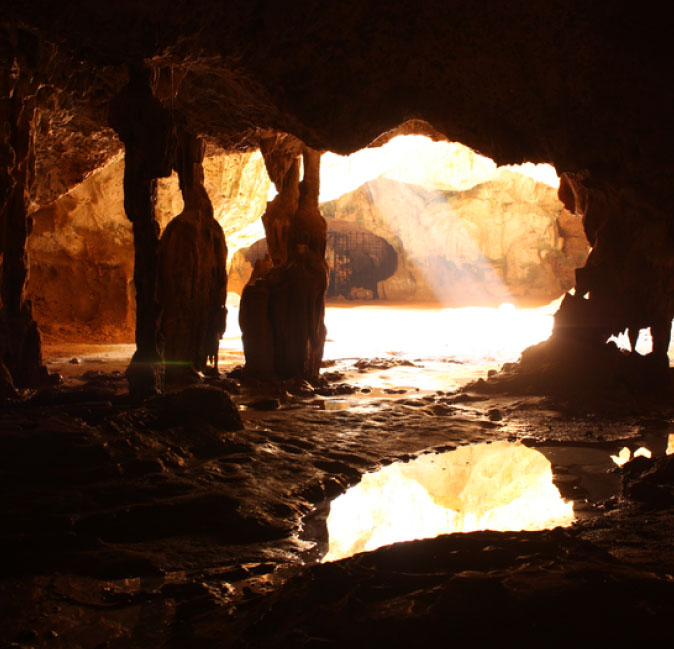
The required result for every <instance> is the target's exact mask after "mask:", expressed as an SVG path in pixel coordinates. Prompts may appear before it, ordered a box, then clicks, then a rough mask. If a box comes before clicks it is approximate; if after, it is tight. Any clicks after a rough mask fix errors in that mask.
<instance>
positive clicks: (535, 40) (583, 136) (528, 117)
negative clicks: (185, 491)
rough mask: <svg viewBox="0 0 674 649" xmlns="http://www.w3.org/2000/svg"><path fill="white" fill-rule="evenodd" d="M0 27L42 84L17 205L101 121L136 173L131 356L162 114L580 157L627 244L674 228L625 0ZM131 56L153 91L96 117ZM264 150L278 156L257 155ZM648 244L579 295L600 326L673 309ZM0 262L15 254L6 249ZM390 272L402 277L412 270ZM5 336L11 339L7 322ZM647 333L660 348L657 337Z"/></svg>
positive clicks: (22, 22) (316, 143)
mask: <svg viewBox="0 0 674 649" xmlns="http://www.w3.org/2000/svg"><path fill="white" fill-rule="evenodd" d="M260 15H263V16H264V18H263V19H260V18H259V16H260ZM503 25H509V26H510V27H509V29H507V30H504V29H503ZM459 26H460V27H459ZM2 29H3V35H4V36H3V40H4V41H5V43H7V44H9V43H11V44H12V46H11V47H9V48H7V47H5V48H4V50H5V51H4V52H3V69H4V70H5V74H6V78H7V79H9V78H10V77H12V74H13V72H12V70H15V69H16V65H18V66H19V69H20V70H21V73H22V74H23V75H24V77H25V78H26V79H30V80H31V82H30V83H31V84H33V85H32V86H31V88H32V90H31V91H30V92H29V93H28V94H26V93H25V92H24V93H23V94H24V96H29V95H30V93H31V92H34V93H37V94H38V95H39V97H38V99H39V102H40V114H39V122H38V121H37V120H36V121H33V120H32V119H31V120H29V121H30V122H31V127H30V133H31V135H30V138H36V136H37V138H36V142H37V144H36V150H37V151H38V152H39V158H40V159H39V160H38V168H40V169H41V170H42V173H41V174H40V175H41V176H42V179H38V183H37V185H36V186H35V187H34V188H33V190H32V191H30V190H29V194H30V195H31V198H33V199H35V200H37V201H38V202H40V201H43V200H46V201H52V200H53V199H54V198H56V197H57V196H58V195H60V194H63V193H64V192H65V191H67V190H69V189H71V188H72V186H73V184H75V183H77V182H81V181H82V179H83V178H86V177H87V176H88V175H89V174H91V173H92V172H93V171H94V170H95V169H96V168H97V167H98V166H100V165H101V164H103V163H104V162H105V161H107V160H110V159H112V158H113V157H114V156H115V155H116V154H117V153H118V152H119V149H120V144H119V141H117V140H116V139H115V137H114V135H113V133H112V131H111V129H110V125H111V124H112V125H113V126H114V127H115V128H116V129H117V130H118V131H119V133H120V137H121V139H122V140H124V141H125V146H126V148H127V156H128V162H129V164H130V165H131V166H135V167H136V168H135V170H134V172H133V173H132V172H127V176H128V178H127V181H126V184H127V189H128V191H127V195H128V196H131V195H133V196H134V198H133V199H129V200H130V201H131V202H132V203H133V204H134V205H135V207H132V206H129V208H130V211H129V215H130V216H131V218H132V220H133V223H134V228H135V230H136V231H135V235H134V236H135V238H136V240H137V241H138V242H141V241H145V242H146V245H145V244H140V246H139V248H143V249H144V250H146V252H144V253H142V254H139V255H138V256H137V259H136V262H137V263H136V269H137V271H138V273H137V277H136V282H135V283H136V291H137V298H138V300H139V305H141V306H140V309H139V312H138V326H137V334H138V340H139V357H138V360H142V361H148V362H150V363H152V362H156V360H157V356H156V353H155V349H154V348H155V347H156V342H153V340H152V339H153V332H154V331H155V329H156V316H157V309H156V305H155V304H154V298H153V297H152V294H153V291H152V290H151V289H152V286H151V280H150V279H148V278H150V277H152V272H151V268H152V266H153V264H154V263H155V262H154V261H153V260H154V256H155V255H154V253H153V252H152V250H155V249H156V246H157V243H156V242H157V236H158V233H157V226H156V223H155V219H154V217H152V215H151V212H152V210H153V204H154V200H153V193H154V189H153V188H154V185H155V184H156V178H158V177H161V176H162V175H163V172H164V171H166V172H168V171H170V169H169V168H167V167H166V164H165V163H166V162H167V159H168V157H170V156H169V155H167V154H168V151H164V150H162V149H165V144H167V143H168V141H169V140H170V138H169V140H166V141H164V140H165V138H164V137H163V135H162V133H164V132H166V129H164V127H163V126H162V123H164V121H165V116H162V115H160V113H161V111H160V110H159V108H162V109H163V110H165V111H167V114H169V115H170V116H175V117H176V119H178V121H179V122H180V123H181V125H182V127H183V128H184V129H185V131H186V132H188V133H192V134H194V135H195V136H201V137H204V138H205V139H206V140H207V141H208V142H209V143H210V144H211V145H216V146H219V147H220V148H221V149H223V150H227V151H233V150H238V151H244V150H252V149H257V148H263V149H264V147H265V146H266V145H265V143H268V142H274V143H275V144H274V147H275V148H276V150H277V151H282V150H285V152H286V153H287V152H288V151H290V150H293V149H294V150H295V154H296V153H297V151H298V147H301V145H302V144H304V145H306V146H308V147H311V148H313V149H315V150H320V151H325V150H331V151H335V152H338V153H348V152H353V151H355V150H357V149H359V148H361V147H364V146H366V145H368V144H370V143H371V142H373V141H375V140H377V139H379V140H383V139H386V138H390V137H392V136H393V135H394V134H395V132H396V130H397V129H402V130H401V132H407V133H409V132H426V133H429V134H431V135H432V136H433V137H436V138H447V139H448V140H450V141H459V142H463V143H464V144H466V145H467V146H469V147H471V148H472V149H474V150H476V151H479V152H480V153H483V154H485V155H488V156H489V157H491V158H492V159H494V160H495V161H496V163H498V164H500V165H503V164H511V163H520V162H522V161H524V160H529V161H533V162H540V161H545V162H550V163H552V164H554V165H555V167H556V168H557V170H558V172H559V173H561V172H570V173H577V172H579V171H580V170H585V169H587V170H588V171H589V176H587V178H589V179H590V182H589V183H587V182H586V183H585V187H586V189H587V191H588V194H589V197H590V198H589V200H590V202H592V201H593V200H597V201H602V200H604V199H603V198H602V195H605V196H610V197H612V198H610V201H609V202H612V201H613V200H615V201H619V202H620V201H623V200H627V201H629V202H631V203H632V204H633V205H635V206H637V205H638V206H640V207H639V208H638V209H637V212H638V213H639V216H635V217H634V218H633V219H632V218H630V219H626V220H625V222H626V223H637V224H638V225H636V226H629V227H635V228H636V230H638V231H637V232H635V233H634V238H635V239H637V240H638V239H640V237H641V236H642V235H641V234H640V230H641V228H642V225H643V224H644V223H645V222H646V221H647V220H648V219H650V217H651V216H652V219H650V220H651V222H652V223H653V224H658V223H662V225H655V226H653V228H652V234H644V235H643V236H644V237H645V240H650V239H651V238H653V237H654V238H656V239H658V238H659V235H658V233H660V234H661V233H662V232H664V231H668V229H669V223H670V221H671V217H670V216H669V211H668V210H669V206H670V205H671V204H672V201H673V195H672V188H671V183H670V181H669V178H670V176H671V161H670V156H669V151H671V149H672V146H671V132H670V130H671V129H668V127H667V125H668V123H669V119H670V115H671V106H672V104H674V101H673V99H672V92H673V91H672V89H671V88H669V87H663V84H662V83H661V79H663V78H666V75H667V73H668V71H669V67H670V65H669V61H670V59H671V56H670V52H669V49H668V45H667V43H668V40H667V34H666V31H665V29H666V28H665V26H664V24H663V22H662V21H660V20H658V19H657V17H654V16H652V15H650V14H649V15H646V14H645V13H644V12H643V11H642V10H641V8H640V7H634V8H630V9H629V10H627V9H624V8H616V7H613V6H612V5H611V6H610V5H605V3H593V4H592V5H591V6H587V5H586V4H584V3H577V2H561V1H553V2H543V1H542V0H541V1H540V2H534V3H528V4H527V5H526V6H523V7H519V6H514V5H511V4H505V5H504V4H502V3H497V2H493V3H492V2H490V3H488V6H487V7H486V8H485V10H484V11H482V12H475V11H474V8H473V7H471V6H469V5H467V4H465V3H460V2H450V3H446V2H440V1H437V2H436V1H433V2H429V3H424V5H423V6H409V5H406V4H404V3H400V4H397V3H396V5H395V6H392V7H390V8H389V10H388V11H387V12H386V13H385V14H382V12H380V11H379V9H378V8H377V7H374V6H372V7H370V6H366V5H363V4H362V3H356V2H343V3H339V5H338V6H331V7H330V8H320V9H316V10H312V11H310V12H307V11H306V8H305V7H303V6H302V3H300V4H299V5H297V6H292V7H287V6H283V7H280V6H279V7H273V8H265V10H264V11H258V8H256V7H253V6H252V5H250V4H249V3H243V2H233V3H227V4H226V5H219V4H217V3H207V4H206V5H205V6H204V8H203V10H201V11H200V12H198V13H195V12H193V11H192V9H191V8H189V7H188V6H187V5H185V4H184V3H183V4H179V5H178V6H176V7H174V6H171V8H170V10H168V5H167V4H166V3H164V2H162V1H161V0H150V2H148V3H145V4H144V5H143V7H142V9H141V8H139V7H135V6H131V5H129V6H128V7H125V9H124V10H119V8H118V7H114V6H112V5H111V6H106V7H97V8H94V7H93V6H92V5H90V4H88V3H84V2H75V3H70V4H69V5H68V7H65V8H64V7H59V8H55V7H54V6H52V3H50V2H48V1H44V2H42V1H38V2H32V3H21V4H19V5H16V6H12V7H11V8H8V10H7V11H6V12H5V14H4V16H3V27H2ZM364 44H365V45H364ZM403 45H404V46H403ZM12 47H13V48H14V50H13V51H10V50H12ZM299 61H301V62H302V66H301V67H302V72H301V73H299V72H298V69H299V67H298V66H299V64H298V62H299ZM17 62H18V63H17ZM129 66H131V68H132V69H135V68H138V67H142V66H146V67H147V68H148V70H149V72H150V73H151V76H152V77H153V79H154V80H153V81H152V84H151V85H152V86H153V90H152V91H150V95H152V96H153V97H154V98H152V97H150V96H147V95H146V97H145V99H142V97H141V93H140V92H139V91H138V92H136V91H135V90H134V91H133V93H131V94H132V95H133V97H128V96H127V99H129V101H128V102H127V108H126V109H119V108H118V109H116V110H113V111H112V113H111V115H110V117H111V118H112V119H111V120H109V119H108V115H107V106H108V105H109V104H110V102H111V101H112V100H113V99H114V98H115V97H118V96H120V91H121V89H122V88H123V87H124V86H125V84H127V83H128V73H127V70H128V68H129ZM24 73H25V74H24ZM134 83H136V82H135V81H133V80H132V82H131V86H127V90H126V91H122V95H121V96H124V93H125V92H126V93H127V95H128V94H129V88H131V87H132V86H133V85H134ZM12 93H13V91H12ZM134 93H135V94H134ZM153 93H154V94H153ZM18 96H19V95H18V94H17V95H16V97H17V98H18ZM13 97H14V95H13ZM12 101H14V99H12ZM134 102H135V103H134ZM117 103H118V104H119V102H117ZM122 103H123V102H122ZM152 106H154V108H152ZM131 107H134V109H137V110H136V111H135V113H134V109H132V108H131ZM125 111H126V112H125ZM29 112H30V111H29ZM27 114H28V113H26V115H27ZM151 115H155V116H156V117H157V120H153V119H152V118H150V117H148V116H151ZM141 122H144V128H140V127H139V125H140V124H141ZM134 124H135V127H137V131H138V132H137V133H134V132H133V129H134ZM406 124H407V126H405V125H406ZM279 138H280V139H279ZM141 141H143V144H140V142H141ZM64 142H65V143H67V146H66V147H65V148H66V149H67V151H66V150H65V149H64V144H63V143H64ZM132 142H135V144H132ZM298 143H299V144H298ZM134 148H135V150H136V152H135V153H133V152H130V149H134ZM10 158H11V156H10ZM281 158H283V156H282V155H279V160H280V159H281ZM21 159H23V158H22V156H19V158H17V162H15V161H14V160H13V159H11V160H10V163H9V164H8V165H7V168H8V169H10V170H11V171H10V172H9V173H10V175H11V174H18V175H20V174H21V171H20V166H21V163H20V160H21ZM267 159H268V162H269V165H270V168H271V167H273V166H274V164H272V162H271V161H272V157H271V155H267ZM285 159H286V160H289V159H292V156H291V157H288V156H286V158H285ZM57 161H62V166H63V168H62V170H61V173H60V174H58V175H59V178H58V180H57V179H56V178H55V174H53V173H52V170H53V168H54V167H55V166H56V162H57ZM169 166H170V165H169ZM151 167H157V168H154V169H151ZM280 169H281V167H279V168H278V169H277V170H276V171H279V170H280ZM158 172H162V173H158ZM274 173H276V172H274ZM17 177H18V176H17ZM132 177H133V178H136V180H134V181H131V178H132ZM12 182H13V181H12ZM642 206H645V207H644V208H643V209H642ZM642 214H648V215H649V217H647V218H644V217H643V216H641V215H642ZM610 218H611V219H614V218H617V220H618V221H622V220H624V219H621V217H614V216H611V217H610ZM593 227H594V226H593V225H592V224H591V223H589V222H588V224H587V225H586V229H588V231H592V230H593ZM649 227H651V226H649ZM613 229H614V228H608V229H607V231H608V230H613ZM620 230H621V228H620V227H618V228H617V231H620ZM590 238H592V237H590ZM609 238H610V237H609ZM659 240H661V238H660V239H659ZM6 245H7V243H6V242H5V246H6ZM601 247H603V248H604V249H605V250H606V246H605V245H604V244H601ZM609 247H610V244H609ZM647 247H648V246H647V245H646V241H644V243H643V244H641V243H639V244H634V245H632V244H631V243H630V244H629V245H628V246H627V249H626V250H622V252H621V253H620V254H622V253H625V252H626V257H625V259H626V260H627V264H628V265H633V266H634V272H633V273H632V275H633V276H634V277H637V276H638V277H644V278H647V281H648V282H650V283H649V285H648V287H645V288H642V289H640V290H639V291H638V292H637V296H638V297H637V298H636V299H635V300H632V299H631V298H625V297H624V295H622V292H621V291H620V290H618V289H614V288H611V289H609V288H606V287H607V286H608V284H609V283H610V282H607V281H605V280H596V279H593V280H591V281H590V284H592V285H594V294H595V296H594V297H592V298H590V299H591V301H593V302H595V303H597V304H601V305H603V306H601V307H600V306H597V307H596V309H598V310H601V311H606V312H607V313H606V314H605V315H606V318H605V319H610V320H616V322H618V321H625V320H628V321H632V322H630V327H631V328H632V329H634V328H635V327H637V326H640V325H641V324H643V322H639V323H635V322H633V321H634V320H635V318H636V315H635V311H637V310H642V309H645V310H646V312H647V316H646V317H645V318H636V319H640V320H641V321H643V320H646V321H649V322H652V323H654V326H656V327H658V328H663V325H662V323H661V322H660V321H661V320H662V319H663V318H664V317H665V316H666V315H667V314H668V313H669V308H668V306H667V305H665V306H662V305H660V304H658V305H657V306H654V305H655V303H658V302H659V301H660V299H662V300H664V301H665V302H667V301H668V299H669V298H668V297H662V298H660V297H658V296H659V295H660V283H661V280H662V282H664V283H665V284H666V280H664V279H662V278H664V277H666V276H667V274H668V263H669V262H668V261H666V260H665V259H664V257H661V256H660V255H659V254H656V255H651V254H650V253H648V254H646V253H644V250H645V249H647ZM619 248H624V246H622V245H617V248H616V249H619ZM19 249H22V245H21V244H20V243H17V251H18V250H19ZM605 254H606V252H601V253H600V252H597V253H596V254H595V255H594V257H593V258H592V260H591V262H590V265H589V266H588V268H592V269H594V268H595V267H596V268H597V269H599V270H597V271H596V272H595V271H594V270H591V271H589V274H588V277H589V275H590V274H592V273H595V274H596V273H599V274H601V273H604V272H605V271H604V270H602V269H604V268H606V267H607V264H608V265H609V266H610V263H609V262H606V261H605V258H604V255H605ZM644 255H646V258H644ZM609 256H610V255H609ZM14 257H16V258H17V259H18V258H19V257H22V253H20V252H17V253H16V255H14ZM8 262H9V266H10V267H11V266H12V265H13V264H14V261H13V257H12V255H11V254H10V255H9V256H8V257H7V258H6V260H5V263H6V264H7V263H8ZM611 263H612V262H611ZM18 264H19V266H21V265H25V264H24V263H23V262H18ZM17 268H18V266H17ZM518 272H519V271H518ZM565 272H566V271H565ZM21 274H22V272H18V273H17V274H16V275H15V274H14V273H13V272H10V271H7V272H5V273H4V275H5V276H10V275H11V276H13V277H15V278H16V279H15V280H13V283H14V284H15V285H14V288H13V289H12V291H13V292H14V293H17V292H18V294H22V293H23V289H18V288H17V286H19V285H22V284H23V280H22V279H21V278H20V277H19V275H21ZM450 275H451V273H450ZM394 277H396V282H397V284H398V286H399V287H404V285H405V283H406V281H407V280H408V279H409V277H407V278H405V277H401V276H400V274H397V276H394ZM581 277H582V274H581ZM448 278H449V279H451V277H450V276H449V275H448ZM600 286H601V287H604V288H599V287H600ZM581 287H582V284H581ZM665 290H666V289H665ZM609 303H610V304H609ZM627 303H629V304H627ZM5 308H6V309H8V308H11V307H5ZM592 308H593V309H595V307H592ZM609 311H612V312H616V313H618V314H619V315H610V314H608V312H609ZM602 317H604V315H602ZM656 321H658V322H660V324H656ZM615 326H621V325H620V324H616V325H615ZM609 328H610V327H609ZM25 329H26V328H25V327H24V328H23V329H22V331H24V330H25ZM11 338H12V339H13V342H12V346H15V347H16V346H17V345H19V346H20V343H19V342H18V341H19V339H20V338H21V336H20V335H19V334H18V333H17V335H16V336H14V334H12V335H11ZM657 338H658V343H657V346H658V348H660V347H661V346H662V341H663V340H664V335H658V336H657ZM38 356H39V354H38ZM147 383H148V385H151V384H152V380H149V381H148V382H147Z"/></svg>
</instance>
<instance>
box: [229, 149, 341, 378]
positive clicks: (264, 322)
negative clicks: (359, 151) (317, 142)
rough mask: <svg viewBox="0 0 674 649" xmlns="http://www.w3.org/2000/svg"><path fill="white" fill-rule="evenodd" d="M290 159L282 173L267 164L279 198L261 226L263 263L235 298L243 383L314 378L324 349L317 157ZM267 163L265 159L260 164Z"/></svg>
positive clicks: (324, 273) (307, 152)
mask: <svg viewBox="0 0 674 649" xmlns="http://www.w3.org/2000/svg"><path fill="white" fill-rule="evenodd" d="M302 155H303V159H304V179H303V180H302V181H301V182H300V181H299V159H298V158H296V157H295V158H289V160H288V164H287V165H285V173H283V174H282V175H279V174H277V173H275V171H274V170H273V168H270V167H273V164H274V163H273V161H270V163H269V164H268V169H269V170H270V174H269V175H270V176H271V178H272V179H273V180H274V182H275V184H276V186H277V189H278V195H277V196H276V197H275V198H274V199H273V200H272V201H271V202H270V203H269V205H268V206H267V211H266V212H265V214H264V216H263V217H262V220H263V222H264V226H265V230H266V233H267V242H268V243H267V245H268V249H269V261H268V262H267V263H266V264H264V263H260V262H258V264H257V267H256V269H254V271H253V275H252V276H251V279H250V281H249V283H248V284H247V286H246V287H245V289H244V290H243V294H242V296H241V310H240V313H239V321H240V325H241V332H242V339H243V345H244V352H245V355H246V366H245V368H244V375H245V376H247V377H250V378H263V379H270V378H280V379H287V378H305V379H310V380H315V379H317V378H318V371H319V368H320V363H321V360H322V358H323V345H324V343H325V335H326V330H325V324H324V322H323V316H324V313H325V293H326V290H327V285H328V267H327V264H326V262H325V248H326V238H327V227H326V224H325V220H324V219H323V217H322V216H321V213H320V211H319V209H318V190H319V182H320V179H319V168H320V153H319V152H317V151H314V150H312V149H309V148H305V149H304V150H303V153H302ZM265 159H267V157H265Z"/></svg>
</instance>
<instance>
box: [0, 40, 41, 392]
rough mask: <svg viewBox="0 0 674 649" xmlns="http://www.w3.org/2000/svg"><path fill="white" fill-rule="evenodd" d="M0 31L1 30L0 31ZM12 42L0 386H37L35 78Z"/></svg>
mask: <svg viewBox="0 0 674 649" xmlns="http://www.w3.org/2000/svg"><path fill="white" fill-rule="evenodd" d="M1 36H2V31H0V37H1ZM24 64H25V61H24V59H23V56H22V52H21V51H20V48H18V47H16V43H11V42H10V41H8V42H6V43H5V44H4V45H3V51H2V52H0V65H1V66H2V70H1V71H0V122H2V124H3V128H2V133H1V134H0V252H1V253H2V277H1V283H0V298H1V301H0V307H1V308H0V390H1V391H3V392H7V393H9V394H11V393H12V390H13V385H12V384H14V385H16V386H17V387H21V388H23V387H38V386H40V385H43V384H45V383H46V382H48V381H49V380H50V377H49V376H48V374H47V370H46V368H45V367H44V366H43V365H42V352H41V343H40V332H39V331H38V327H37V323H36V322H35V320H34V319H33V312H32V306H31V302H30V300H28V299H27V296H26V283H27V281H28V276H29V274H30V264H29V260H28V256H27V254H26V240H27V237H28V236H29V235H30V232H31V229H32V225H33V222H32V220H31V218H30V217H29V216H28V207H29V203H30V194H31V191H32V189H33V187H34V182H35V141H34V138H35V122H36V120H37V116H38V112H37V102H38V92H39V89H40V85H39V83H38V82H37V81H36V80H35V79H34V77H33V75H32V74H31V72H30V67H29V66H28V70H25V69H24Z"/></svg>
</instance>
